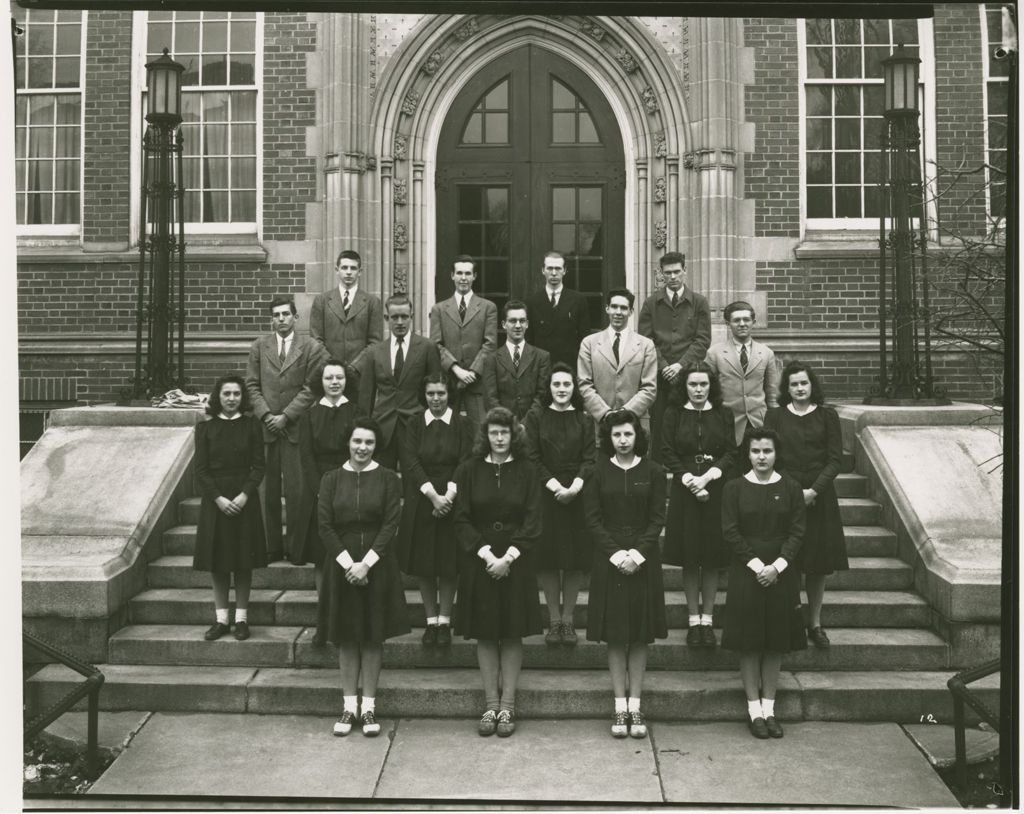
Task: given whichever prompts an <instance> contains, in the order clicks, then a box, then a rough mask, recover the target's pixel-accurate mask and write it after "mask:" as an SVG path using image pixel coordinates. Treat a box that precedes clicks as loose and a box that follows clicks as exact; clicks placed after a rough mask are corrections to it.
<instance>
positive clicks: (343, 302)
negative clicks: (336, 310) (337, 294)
mask: <svg viewBox="0 0 1024 814" xmlns="http://www.w3.org/2000/svg"><path fill="white" fill-rule="evenodd" d="M341 307H342V308H343V309H345V316H348V292H347V291H346V292H345V293H344V295H343V296H342V298H341Z"/></svg>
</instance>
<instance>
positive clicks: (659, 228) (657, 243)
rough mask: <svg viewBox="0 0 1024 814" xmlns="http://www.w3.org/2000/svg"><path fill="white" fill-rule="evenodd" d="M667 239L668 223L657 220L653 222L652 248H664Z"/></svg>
mask: <svg viewBox="0 0 1024 814" xmlns="http://www.w3.org/2000/svg"><path fill="white" fill-rule="evenodd" d="M667 240H668V224H667V223H665V221H663V220H659V221H657V222H656V223H655V224H654V248H656V249H664V248H665V243H666V242H667Z"/></svg>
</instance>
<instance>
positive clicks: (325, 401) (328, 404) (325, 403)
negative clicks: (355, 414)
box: [317, 395, 348, 407]
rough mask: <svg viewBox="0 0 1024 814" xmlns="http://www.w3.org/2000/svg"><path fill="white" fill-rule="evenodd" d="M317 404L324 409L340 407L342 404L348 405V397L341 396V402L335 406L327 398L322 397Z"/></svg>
mask: <svg viewBox="0 0 1024 814" xmlns="http://www.w3.org/2000/svg"><path fill="white" fill-rule="evenodd" d="M317 404H322V405H323V406H324V407H340V406H341V405H342V404H348V397H347V396H345V395H342V397H341V400H340V401H339V402H338V403H337V404H335V403H334V402H333V401H331V400H330V399H329V398H328V397H327V396H324V397H323V398H322V399H320V401H318V402H317Z"/></svg>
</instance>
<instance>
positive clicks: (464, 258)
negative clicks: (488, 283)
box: [452, 254, 476, 272]
mask: <svg viewBox="0 0 1024 814" xmlns="http://www.w3.org/2000/svg"><path fill="white" fill-rule="evenodd" d="M456 263H472V264H473V271H474V272H475V271H476V260H474V259H473V258H472V257H470V256H469V255H468V254H457V255H455V259H454V260H452V271H453V272H454V271H455V264H456Z"/></svg>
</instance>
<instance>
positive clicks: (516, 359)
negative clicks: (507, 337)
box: [512, 345, 522, 373]
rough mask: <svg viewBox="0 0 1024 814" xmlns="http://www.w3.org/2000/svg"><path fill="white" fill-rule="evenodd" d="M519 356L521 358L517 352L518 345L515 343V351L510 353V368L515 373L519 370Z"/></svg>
mask: <svg viewBox="0 0 1024 814" xmlns="http://www.w3.org/2000/svg"><path fill="white" fill-rule="evenodd" d="M521 358H522V355H521V354H520V353H519V345H516V346H515V352H514V353H513V354H512V369H513V370H514V371H515V372H516V373H518V372H519V360H520V359H521Z"/></svg>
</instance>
